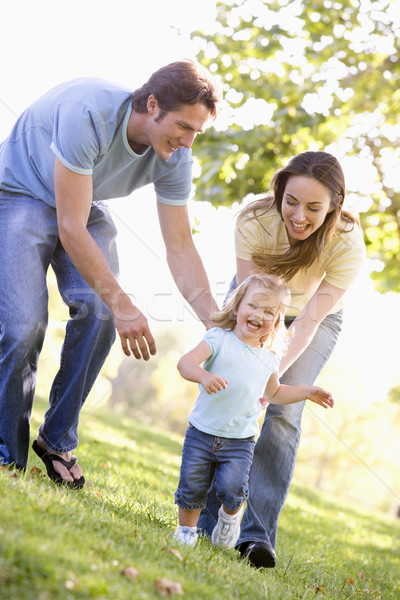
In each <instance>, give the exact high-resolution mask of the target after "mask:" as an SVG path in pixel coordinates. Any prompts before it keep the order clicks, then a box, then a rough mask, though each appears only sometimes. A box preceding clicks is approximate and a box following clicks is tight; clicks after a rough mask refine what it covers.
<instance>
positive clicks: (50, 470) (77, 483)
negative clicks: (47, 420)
mask: <svg viewBox="0 0 400 600" xmlns="http://www.w3.org/2000/svg"><path fill="white" fill-rule="evenodd" d="M32 448H33V450H34V451H35V452H36V454H37V455H38V457H39V458H41V459H42V461H43V462H44V464H45V467H46V471H47V475H48V476H49V477H50V479H51V480H52V481H54V483H57V485H67V486H68V487H72V488H75V489H78V490H80V489H81V488H83V486H84V485H85V478H84V476H83V475H82V477H80V478H79V479H74V481H66V480H65V479H63V478H62V477H61V475H60V474H59V473H57V471H56V470H55V469H54V467H53V460H56V461H58V462H60V463H61V464H62V465H64V467H66V468H67V469H68V471H69V470H70V469H72V467H73V466H74V465H76V463H77V462H78V459H77V458H76V456H73V457H72V459H71V460H70V461H66V460H64V459H63V458H62V457H61V456H58V454H52V453H51V452H48V451H47V450H43V448H41V447H40V446H39V444H38V443H37V441H36V440H35V441H34V442H33V444H32Z"/></svg>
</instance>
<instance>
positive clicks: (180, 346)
mask: <svg viewBox="0 0 400 600" xmlns="http://www.w3.org/2000/svg"><path fill="white" fill-rule="evenodd" d="M153 329H154V328H153ZM154 334H155V337H156V340H157V354H156V355H155V356H152V357H151V360H150V361H148V362H145V361H143V360H135V359H134V358H132V357H129V358H127V357H124V358H123V359H122V360H121V362H120V365H119V369H118V373H117V374H116V375H115V376H114V377H112V378H111V380H112V394H111V398H110V403H111V405H112V406H113V408H114V409H115V410H116V411H118V412H119V413H121V414H124V415H126V416H129V417H132V418H136V419H138V420H139V421H141V422H142V423H145V424H151V425H155V426H157V427H161V428H165V429H169V430H170V431H177V432H179V433H181V434H184V432H185V430H186V427H187V421H186V418H187V416H188V415H189V413H190V411H191V409H192V407H193V405H194V402H195V400H196V397H197V393H198V387H197V385H196V384H194V383H191V382H189V381H186V380H185V379H183V378H182V377H181V376H180V375H179V372H178V370H177V368H176V364H177V362H178V360H179V358H180V357H181V355H182V354H183V353H184V352H186V351H187V350H188V348H187V335H186V334H185V332H184V331H181V330H180V329H179V327H178V326H174V327H164V328H160V329H159V330H154Z"/></svg>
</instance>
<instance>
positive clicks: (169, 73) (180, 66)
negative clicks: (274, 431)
mask: <svg viewBox="0 0 400 600" xmlns="http://www.w3.org/2000/svg"><path fill="white" fill-rule="evenodd" d="M151 95H152V96H154V97H155V98H156V99H157V102H158V105H159V107H160V109H161V114H160V116H159V118H162V117H163V116H164V115H165V113H167V112H171V111H176V110H179V108H180V107H181V106H182V105H183V104H191V105H193V104H197V103H200V104H203V105H204V106H206V107H207V108H208V110H209V111H210V113H211V116H212V117H213V118H215V117H216V114H217V102H218V101H219V100H220V94H219V92H218V90H217V87H216V84H215V82H214V81H213V80H212V78H211V75H210V74H209V72H208V71H207V69H205V68H204V67H202V66H201V65H200V64H199V63H197V62H196V61H194V60H189V59H187V60H180V61H177V62H173V63H170V64H169V65H166V66H165V67H161V69H158V71H156V72H155V73H153V74H152V75H151V76H150V79H149V80H148V81H147V82H146V83H145V84H143V85H142V87H140V88H139V89H137V90H135V91H134V92H133V94H132V108H133V110H135V111H136V112H138V113H146V112H147V99H148V97H149V96H151Z"/></svg>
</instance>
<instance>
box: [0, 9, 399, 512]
mask: <svg viewBox="0 0 400 600" xmlns="http://www.w3.org/2000/svg"><path fill="white" fill-rule="evenodd" d="M1 19H2V35H1V37H0V49H1V56H2V57H3V58H2V74H1V78H0V139H1V140H2V139H4V138H5V137H6V136H7V135H8V132H9V130H10V128H11V127H12V125H13V123H14V121H15V119H16V117H17V116H18V115H19V114H20V112H21V111H22V110H23V109H24V108H25V107H26V106H27V105H29V104H30V103H31V102H32V101H33V100H35V99H36V98H37V97H38V96H39V95H41V94H42V93H44V92H45V91H46V90H47V89H49V88H50V87H52V86H53V85H56V84H57V83H59V82H61V81H64V80H67V79H72V78H74V77H81V76H97V77H104V78H106V79H110V80H112V81H115V82H117V83H120V84H123V85H126V86H128V87H130V88H132V89H134V88H135V87H136V86H139V85H141V84H142V83H143V82H144V81H145V80H146V79H147V78H148V76H149V75H150V74H151V73H152V72H153V71H154V70H156V69H157V68H159V67H160V66H162V65H164V64H167V63H168V62H171V61H173V60H179V59H181V58H184V57H189V58H196V59H197V60H199V61H200V62H201V63H202V64H204V65H205V66H207V67H208V68H209V69H210V70H211V72H212V73H213V74H214V75H215V77H216V78H217V79H218V81H219V83H220V85H221V87H222V89H223V92H224V101H223V103H222V106H221V111H220V115H219V117H218V119H217V121H216V122H215V123H214V125H213V127H211V128H210V130H208V131H207V133H205V134H203V135H201V136H199V137H198V138H197V139H196V141H195V143H194V146H193V153H194V155H195V177H196V178H195V181H194V188H193V199H192V200H191V201H190V204H189V210H190V215H191V221H192V227H193V234H194V238H195V242H196V245H197V247H198V249H199V252H200V254H201V256H202V258H203V261H204V264H205V267H206V270H207V272H208V275H209V278H210V282H211V286H212V290H213V292H214V294H215V297H216V298H217V301H218V303H219V304H221V303H222V300H223V298H224V295H225V293H226V291H227V288H228V285H229V282H230V279H231V278H232V276H233V274H234V271H235V258H234V247H233V229H234V226H235V217H236V214H237V213H238V211H239V209H240V208H241V207H242V206H243V203H246V202H249V201H250V200H251V199H252V198H254V195H259V194H262V193H265V192H266V191H267V190H268V187H269V181H270V178H271V175H272V174H273V173H274V171H275V170H276V169H277V168H279V167H281V166H282V165H283V164H285V163H286V162H287V160H288V159H289V158H290V157H291V156H292V155H293V154H296V153H298V152H302V151H304V150H307V149H311V150H318V149H324V150H326V151H329V152H331V153H332V154H334V155H335V156H336V157H337V158H338V159H339V160H340V162H341V164H342V166H343V169H344V171H345V175H346V183H347V189H348V193H347V198H346V202H347V207H348V208H351V209H352V210H354V211H357V212H358V213H359V215H360V219H361V222H362V226H363V229H364V234H365V241H366V244H367V249H368V261H367V263H366V265H365V268H364V270H363V272H362V273H361V274H360V276H359V278H358V280H357V282H356V283H355V284H354V285H353V287H352V288H351V290H350V291H349V292H348V294H347V295H346V305H345V324H344V329H343V332H342V335H341V338H340V340H339V343H338V345H337V348H336V350H335V352H334V355H333V356H332V358H331V360H330V361H329V363H328V365H327V367H326V368H325V370H324V371H323V372H322V374H321V376H320V378H319V380H318V383H319V384H320V385H322V386H325V387H327V388H328V389H329V390H330V391H332V393H333V395H334V398H335V400H336V404H335V408H334V410H332V411H322V410H319V409H318V407H313V406H308V407H307V409H306V411H305V414H304V419H303V436H302V441H301V448H300V452H299V457H298V461H297V466H296V471H295V480H297V481H299V482H301V483H304V484H306V485H310V486H313V487H317V488H318V489H320V490H322V491H326V492H329V493H333V494H337V495H340V496H341V497H342V498H344V499H347V500H349V501H351V502H356V503H359V504H365V505H367V506H370V507H372V508H379V509H381V510H383V511H385V512H387V513H389V514H391V515H393V516H396V515H397V516H399V514H400V513H399V507H400V483H399V481H400V478H399V474H398V472H399V463H400V458H399V457H400V436H399V434H398V430H399V425H400V370H399V359H398V355H399V353H398V349H397V345H398V340H399V339H400V322H399V321H400V319H399V315H400V300H399V293H400V260H399V251H400V144H399V141H400V118H399V115H400V80H399V78H400V52H399V50H400V1H399V0H393V1H390V0H377V1H370V0H338V1H332V0H325V1H323V2H321V0H318V1H317V0H316V1H311V0H303V1H300V0H294V1H286V0H280V1H275V0H247V1H246V0H231V1H229V2H216V1H215V0H202V2H201V3H199V2H197V1H195V0H170V1H169V2H162V1H159V2H156V3H154V2H153V3H151V4H150V3H149V4H146V3H142V2H137V1H133V0H114V2H113V3H112V4H110V3H108V2H105V1H104V0H96V2H95V1H94V0H86V1H85V2H78V1H77V0H70V2H68V3H55V2H52V1H50V0H37V2H35V3H31V2H30V1H29V0H21V1H18V0H16V1H15V2H14V3H12V4H11V3H7V4H5V5H2V7H1ZM109 207H110V209H111V211H112V213H113V215H114V218H115V221H116V224H117V227H118V230H119V252H120V267H121V282H122V285H123V287H124V289H125V290H126V291H127V292H128V293H130V294H131V295H132V296H133V298H134V301H135V303H136V304H137V305H138V306H139V308H140V309H141V310H142V311H143V312H144V313H145V314H146V316H147V317H148V319H149V321H150V326H151V328H152V330H153V333H154V335H155V336H156V341H157V348H158V352H157V355H156V356H155V357H153V358H152V359H151V360H150V361H149V362H147V363H144V362H143V361H142V362H140V361H136V360H135V359H133V358H129V359H128V358H125V357H124V355H123V353H122V351H121V349H120V346H119V343H118V342H116V343H115V345H114V347H113V350H112V352H111V355H110V357H109V359H108V361H107V363H106V365H105V367H104V369H103V372H102V375H101V377H99V379H98V381H97V382H96V385H95V387H94V389H93V391H92V393H91V395H90V397H89V399H88V401H87V404H86V405H85V408H84V410H83V412H82V414H81V427H84V426H85V422H86V421H87V419H90V418H91V415H92V414H93V412H94V411H98V410H101V407H102V406H104V405H105V404H107V405H111V406H112V407H113V409H114V410H115V411H118V412H119V413H121V414H123V415H126V416H129V417H134V418H136V419H138V420H141V421H143V422H145V423H151V424H154V425H156V426H158V427H163V428H168V429H171V430H173V431H177V432H179V433H184V431H185V428H186V417H187V415H188V413H189V412H190V410H191V407H192V405H193V402H194V401H195V399H196V396H197V387H196V385H194V384H191V383H189V382H186V381H184V380H183V379H181V378H180V377H179V375H178V372H177V370H176V362H177V360H178V358H179V356H180V355H181V354H182V353H183V352H185V351H186V350H188V349H189V348H190V347H192V346H193V345H194V344H196V343H197V342H198V341H199V340H200V339H201V336H202V335H203V328H202V326H201V324H200V323H199V322H198V321H197V318H196V317H195V315H193V313H192V311H191V309H190V308H189V307H188V306H187V305H186V304H185V302H184V301H183V299H182V298H181V296H180V295H179V293H178V292H177V291H176V289H175V286H174V283H173V281H172V278H171V277H170V275H169V272H168V268H167V266H166V261H165V251H164V247H163V243H162V239H161V235H160V232H159V227H158V221H157V215H156V206H155V197H154V192H153V190H152V188H145V189H143V190H140V191H139V192H135V193H134V194H133V195H132V197H129V198H123V199H120V200H113V201H111V202H110V204H109ZM0 218H1V215H0ZM49 286H50V289H51V298H50V325H49V331H48V335H47V338H46V342H45V348H44V350H43V353H42V358H41V365H40V370H39V379H38V388H37V393H38V394H40V395H43V396H45V397H46V396H47V395H48V391H49V388H50V385H51V382H52V378H53V377H54V374H55V372H56V369H57V362H58V354H59V350H60V345H61V343H62V339H63V331H64V328H65V323H66V320H67V318H68V314H67V309H66V307H65V306H64V305H63V304H62V303H61V301H60V300H59V297H58V293H57V290H56V285H55V282H54V277H53V275H52V273H49ZM21 293H23V291H22V292H21Z"/></svg>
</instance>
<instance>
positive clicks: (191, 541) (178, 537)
mask: <svg viewBox="0 0 400 600" xmlns="http://www.w3.org/2000/svg"><path fill="white" fill-rule="evenodd" d="M198 538H199V534H198V533H197V527H185V526H184V525H178V527H177V528H176V529H175V531H174V535H173V536H172V539H173V540H175V541H176V542H178V543H179V544H185V545H186V546H194V545H195V543H196V542H197V540H198Z"/></svg>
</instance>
